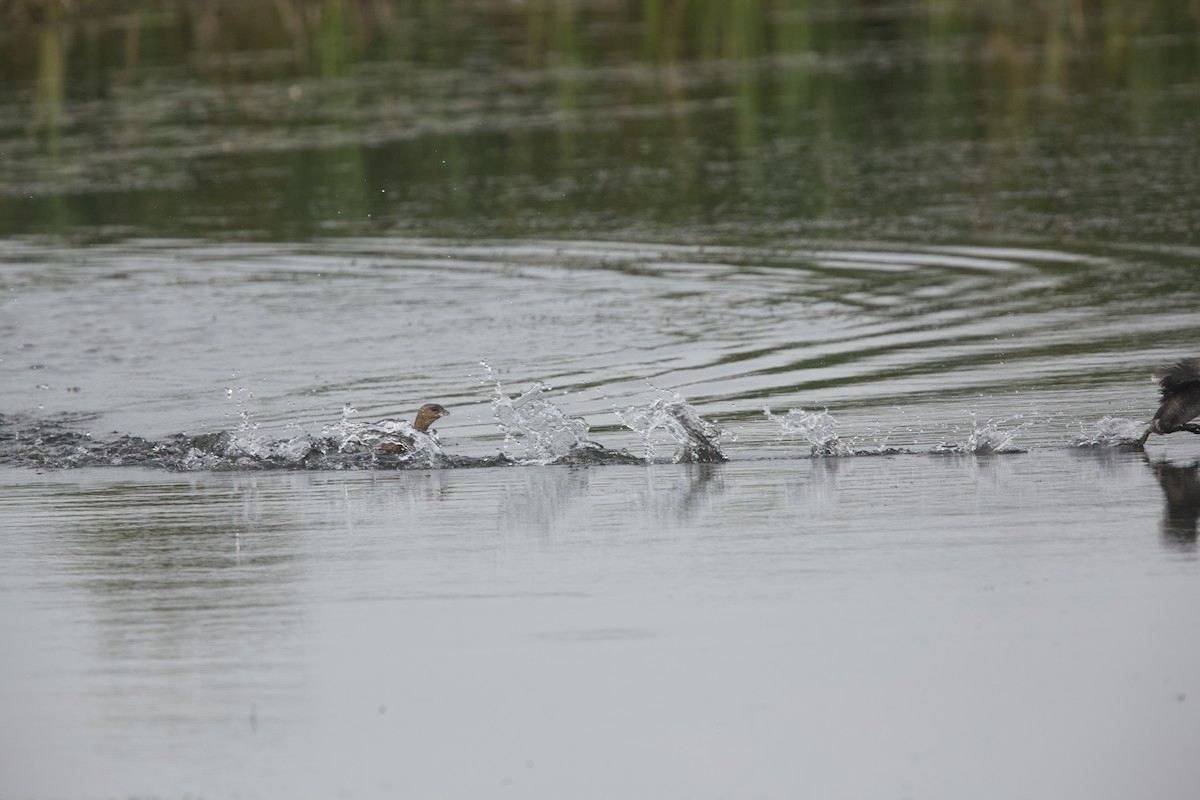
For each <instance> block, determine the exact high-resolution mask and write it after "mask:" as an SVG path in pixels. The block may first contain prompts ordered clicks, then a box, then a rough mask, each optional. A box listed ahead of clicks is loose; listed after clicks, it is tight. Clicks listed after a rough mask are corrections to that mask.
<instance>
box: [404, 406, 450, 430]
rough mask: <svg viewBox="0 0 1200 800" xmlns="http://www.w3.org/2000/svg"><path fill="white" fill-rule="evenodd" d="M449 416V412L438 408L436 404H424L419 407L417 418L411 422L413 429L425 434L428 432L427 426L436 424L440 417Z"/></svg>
mask: <svg viewBox="0 0 1200 800" xmlns="http://www.w3.org/2000/svg"><path fill="white" fill-rule="evenodd" d="M448 416H450V412H449V411H447V410H446V409H444V408H442V407H441V406H439V405H438V404H437V403H426V404H425V405H423V406H421V409H420V410H419V411H418V412H417V418H416V419H415V420H413V427H414V428H416V429H417V430H419V431H421V433H425V432H426V431H428V430H429V426H430V425H432V424H433V423H435V422H437V421H438V420H439V419H441V418H442V417H448Z"/></svg>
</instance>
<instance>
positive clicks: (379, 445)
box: [309, 403, 444, 468]
mask: <svg viewBox="0 0 1200 800" xmlns="http://www.w3.org/2000/svg"><path fill="white" fill-rule="evenodd" d="M357 413H358V410H357V409H356V408H354V406H352V405H351V404H350V403H347V404H346V405H345V406H343V407H342V418H341V420H339V421H338V422H337V424H335V425H326V426H325V427H324V428H322V429H321V436H320V439H319V440H317V441H315V442H313V450H314V451H315V452H317V453H319V454H320V455H322V456H324V455H328V454H330V453H337V454H338V455H339V456H359V457H360V458H359V459H357V460H358V461H363V462H365V463H364V464H363V466H366V467H374V466H395V465H397V464H398V463H399V464H403V465H405V466H428V467H435V466H438V465H440V464H441V463H442V461H443V459H444V453H443V452H442V446H441V444H440V443H439V442H438V438H437V433H436V432H435V431H432V430H429V431H419V430H417V429H416V428H415V427H413V425H412V423H410V422H407V421H405V420H401V419H381V420H379V421H377V422H358V421H356V420H354V419H353V417H354V416H355V415H356V414H357ZM309 455H310V456H311V455H313V453H312V452H310V453H309ZM336 468H341V467H336Z"/></svg>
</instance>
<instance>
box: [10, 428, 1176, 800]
mask: <svg viewBox="0 0 1200 800" xmlns="http://www.w3.org/2000/svg"><path fill="white" fill-rule="evenodd" d="M1198 467H1200V465H1197V464H1194V463H1189V465H1188V466H1186V467H1183V466H1174V465H1171V464H1168V463H1167V461H1166V460H1165V459H1161V460H1155V461H1153V462H1151V463H1150V464H1149V469H1148V468H1147V462H1146V460H1145V459H1144V457H1143V456H1142V455H1141V454H1139V453H1134V452H1127V451H1122V450H1118V449H1115V448H1091V449H1073V450H1060V451H1052V452H1045V453H1026V454H1014V455H995V454H994V455H989V456H962V455H955V456H943V457H933V456H898V455H881V456H877V457H871V458H865V457H864V458H841V459H838V458H818V459H809V458H804V459H791V460H785V459H776V460H757V461H730V462H724V463H717V464H657V465H653V466H650V467H637V468H633V467H625V466H609V467H604V468H575V467H540V466H529V467H524V468H503V469H479V470H428V471H409V472H393V473H383V472H370V473H365V472H364V473H353V474H336V473H330V472H323V473H273V474H261V475H247V474H209V475H201V476H194V477H188V478H179V477H176V476H170V475H164V474H163V473H161V472H138V471H133V470H129V469H117V470H112V469H110V470H73V471H65V472H60V473H53V474H47V475H36V474H34V473H33V472H32V471H30V470H15V471H14V470H10V471H6V472H2V473H0V478H2V480H3V482H4V487H5V491H4V492H2V493H0V514H3V517H4V519H5V523H6V535H5V536H4V537H0V586H4V587H5V590H4V594H3V601H4V602H3V603H0V634H2V635H3V636H4V637H5V640H6V641H10V642H11V641H18V642H20V643H21V647H19V648H17V649H16V650H13V651H9V652H8V654H7V655H6V657H5V658H4V659H0V702H2V703H3V705H4V708H5V714H4V715H3V716H2V717H0V742H2V743H3V744H4V752H5V753H6V754H7V760H6V768H5V770H4V771H3V772H0V793H4V794H6V795H13V796H71V797H75V796H93V795H95V796H101V795H102V796H133V795H134V794H137V796H143V795H147V794H154V793H161V792H162V791H166V790H167V789H168V788H169V787H172V786H186V787H188V790H189V791H190V792H192V793H193V794H196V795H198V794H204V795H206V796H227V795H231V794H234V793H239V794H241V795H243V796H247V795H251V794H258V795H263V796H296V795H297V794H305V793H311V794H314V795H320V796H329V795H336V794H339V793H351V794H356V795H359V796H366V797H384V796H393V792H394V791H396V787H402V789H403V791H402V793H403V794H405V795H413V796H425V795H428V794H437V795H440V796H450V797H475V796H478V794H479V791H478V790H479V789H480V787H481V786H483V785H486V786H487V787H493V788H494V787H497V786H499V785H500V784H501V783H502V782H503V781H504V780H507V779H513V780H517V778H514V777H513V776H514V775H516V776H518V777H519V778H520V780H519V782H518V785H520V786H524V787H525V788H526V790H527V791H528V793H529V794H530V795H531V796H534V797H546V798H549V797H555V796H564V795H575V794H577V792H576V789H578V788H579V786H580V784H579V778H578V775H579V771H580V770H581V769H583V770H585V771H587V772H588V773H589V774H591V773H593V772H594V773H595V774H605V775H608V776H609V777H608V779H607V781H608V783H610V784H611V786H612V787H613V789H614V794H616V795H622V796H625V795H627V794H629V793H633V794H636V791H634V787H635V786H645V785H648V784H650V783H655V784H657V785H662V786H666V787H674V788H677V789H678V790H679V791H680V792H681V793H684V794H689V795H694V796H711V791H710V790H711V789H712V787H714V786H717V787H727V788H728V789H729V791H730V793H733V794H736V792H734V791H733V790H734V789H735V788H736V786H735V784H737V785H741V782H740V779H739V778H737V777H736V776H740V775H743V774H750V772H753V773H754V774H756V775H759V776H761V778H762V780H763V781H764V783H763V786H764V787H766V788H770V789H771V791H770V792H769V793H770V794H773V795H778V796H789V795H790V794H791V793H790V792H789V791H787V790H788V789H789V788H796V787H797V786H798V784H797V783H796V779H795V772H794V768H793V766H794V760H792V759H790V758H785V757H784V755H783V753H782V751H781V752H775V751H774V750H773V748H774V747H776V746H777V745H778V743H779V742H780V741H786V742H788V748H787V751H788V752H789V753H794V752H795V751H794V744H795V743H796V742H801V743H803V745H804V750H805V751H806V752H812V753H818V754H820V756H821V757H820V759H819V760H818V761H814V762H813V763H812V764H811V765H810V768H809V769H808V770H806V772H805V776H806V777H805V784H804V785H810V784H811V783H812V782H813V781H816V782H818V783H821V784H822V785H827V786H830V787H850V788H853V789H855V791H854V792H853V794H855V795H856V796H857V795H859V794H871V795H873V794H875V793H876V792H875V790H876V789H878V790H880V791H881V792H882V791H883V790H884V789H886V788H887V787H889V786H893V787H894V786H901V785H902V784H904V783H905V782H906V781H913V780H917V781H920V782H921V783H922V785H924V786H927V787H932V788H933V789H939V788H941V787H947V788H946V791H945V792H942V791H933V792H932V793H933V794H938V795H941V794H945V795H946V796H949V795H951V794H955V795H957V794H958V792H957V791H953V792H951V791H950V789H949V787H951V786H953V787H954V788H955V789H956V790H957V788H960V787H965V786H967V785H968V784H970V783H971V782H973V781H975V780H977V778H978V775H980V774H984V773H987V774H994V775H997V776H1002V775H1010V774H1012V770H1013V769H1014V768H1017V769H1020V770H1021V771H1022V772H1023V773H1025V774H1032V773H1031V772H1030V771H1031V770H1033V771H1035V772H1036V774H1037V775H1038V776H1039V780H1040V781H1043V782H1046V783H1047V784H1052V785H1054V786H1056V787H1058V789H1060V790H1061V791H1056V792H1055V794H1056V795H1061V796H1077V795H1079V794H1080V792H1083V793H1084V794H1087V795H1088V796H1106V795H1105V793H1104V792H1103V791H1102V788H1103V787H1102V786H1101V785H1100V784H1101V783H1103V782H1104V780H1106V779H1107V778H1105V776H1103V775H1098V774H1097V772H1096V762H1095V752H1096V749H1095V748H1096V744H1095V739H1096V737H1099V738H1100V739H1101V740H1102V743H1103V746H1104V747H1105V748H1111V749H1113V750H1114V751H1120V752H1122V753H1124V754H1125V757H1124V759H1123V760H1122V765H1123V769H1124V770H1126V771H1129V772H1128V774H1129V775H1132V776H1134V777H1136V780H1134V777H1128V778H1127V780H1130V781H1133V782H1134V783H1136V784H1137V785H1140V786H1151V787H1154V788H1155V791H1154V796H1156V797H1170V798H1176V797H1178V798H1180V800H1182V798H1183V797H1185V796H1186V793H1181V791H1180V787H1187V788H1188V789H1189V790H1190V788H1191V786H1192V783H1191V781H1190V772H1188V771H1187V770H1184V769H1181V768H1180V767H1179V764H1184V763H1189V762H1187V760H1186V758H1179V757H1176V755H1175V754H1174V750H1173V748H1174V747H1176V746H1178V747H1184V748H1186V749H1188V750H1189V751H1190V748H1191V746H1192V744H1193V743H1194V742H1196V741H1200V739H1198V738H1197V737H1200V729H1197V728H1196V727H1195V720H1194V719H1193V716H1192V715H1189V714H1187V708H1190V706H1189V705H1186V704H1184V705H1183V706H1182V707H1181V705H1180V702H1181V701H1179V700H1178V698H1179V697H1183V696H1186V697H1191V696H1194V695H1195V694H1196V693H1198V692H1200V685H1197V684H1196V673H1195V671H1194V670H1187V669H1180V668H1179V664H1188V663H1192V661H1194V660H1195V659H1196V658H1198V657H1200V653H1198V652H1197V651H1196V648H1195V640H1194V638H1190V637H1186V636H1179V635H1178V631H1179V630H1184V629H1189V626H1190V625H1191V624H1192V623H1194V622H1195V609H1196V608H1197V607H1200V596H1198V595H1197V589H1196V587H1197V585H1198V584H1197V581H1196V577H1197V576H1196V569H1197V564H1198V562H1197V561H1196V560H1195V558H1194V554H1195V547H1194V542H1195V530H1196V529H1195V524H1196V518H1197V508H1198V507H1200V486H1198V483H1197V469H1198ZM1156 479H1157V481H1158V482H1159V483H1160V484H1161V485H1162V487H1163V489H1164V491H1165V492H1166V496H1167V501H1168V502H1167V510H1166V513H1165V516H1164V517H1163V522H1162V529H1163V531H1164V534H1163V535H1165V536H1166V538H1167V541H1168V542H1169V543H1171V545H1172V546H1171V547H1169V548H1165V549H1164V548H1162V547H1160V546H1158V542H1159V540H1160V535H1159V531H1158V528H1159V520H1158V510H1159V501H1158V500H1157V497H1158V489H1157V487H1156V485H1155V481H1156ZM1114 643H1119V644H1118V645H1115V644H1114ZM1101 653H1102V654H1103V658H1099V657H1098V656H1097V654H1101ZM1064 676H1071V679H1070V680H1065V679H1064ZM981 686H986V687H992V688H989V689H988V690H987V691H981V690H980V687H981ZM864 692H866V694H867V697H863V693H864ZM831 698H832V705H830V703H831ZM963 704H966V708H964V707H963ZM1097 706H1099V707H1100V709H1101V711H1102V712H1103V713H1102V714H1101V716H1102V717H1103V719H1101V718H1100V717H1098V716H1096V715H1097V713H1098V712H1097ZM881 709H885V710H886V713H884V712H883V711H881ZM897 709H899V710H898V711H897ZM1089 709H1091V711H1090V712H1089ZM581 718H583V719H588V720H590V723H589V725H587V726H579V725H577V724H575V725H572V724H571V720H576V722H577V721H578V719H581ZM1130 718H1136V719H1138V720H1139V724H1138V725H1137V726H1136V729H1135V730H1131V729H1130V727H1129V726H1128V725H1113V724H1112V723H1111V720H1113V719H1122V720H1127V719H1130ZM1033 721H1038V722H1039V723H1040V725H1041V726H1042V727H1047V726H1048V727H1050V728H1052V729H1053V731H1054V735H1053V738H1054V739H1056V740H1057V741H1058V745H1057V749H1056V750H1055V752H1056V753H1057V757H1056V759H1053V760H1051V761H1049V762H1048V761H1046V759H1045V752H1046V747H1049V746H1050V745H1051V742H1050V741H1049V740H1048V739H1046V737H1041V738H1038V740H1037V741H1035V742H1032V743H1029V744H1028V745H1027V746H1026V745H1020V744H1013V745H1012V746H1008V747H1005V748H1003V752H1002V753H1001V752H998V751H997V750H996V748H995V747H992V746H989V745H988V743H990V742H994V741H998V740H1002V741H1007V742H1013V743H1020V742H1023V741H1024V738H1023V737H1026V736H1029V735H1031V734H1030V731H1038V730H1041V728H1040V727H1038V726H1037V725H1031V723H1032V722H1033ZM968 722H970V724H967V723H968ZM881 727H882V729H883V730H882V731H880V730H879V729H880V728H881ZM862 730H872V731H879V733H880V736H881V739H880V741H878V742H875V743H874V744H873V748H874V752H876V754H877V755H878V756H879V758H880V761H879V763H880V764H882V765H883V766H882V767H880V768H879V769H877V770H873V771H870V772H869V773H864V772H863V770H861V764H860V763H859V762H858V761H857V760H856V759H855V758H852V757H847V756H846V753H845V751H844V750H843V749H842V748H841V747H840V746H838V745H836V742H830V741H829V739H830V737H833V739H834V740H836V741H856V740H857V737H858V736H859V735H861V731H862ZM964 730H967V731H971V732H973V733H972V734H971V736H969V737H968V738H967V739H966V740H964V739H963V731H964ZM464 731H479V735H478V736H467V735H466V734H464ZM906 736H907V737H908V738H905V737H906ZM629 737H633V738H634V739H635V741H633V742H628V738H629ZM910 740H920V741H921V742H922V748H923V749H924V750H926V751H928V752H929V753H930V755H929V757H928V761H929V762H930V763H926V760H922V761H921V762H919V763H916V764H914V762H913V761H912V760H911V757H910V756H911V754H910V753H909V752H908V748H907V747H900V748H897V746H896V745H895V742H897V741H910ZM664 742H666V743H669V747H668V746H665V745H664V744H663V743H664ZM1063 742H1067V744H1066V745H1063ZM1147 742H1149V743H1151V744H1153V745H1154V746H1152V747H1146V746H1145V745H1146V743H1147ZM889 743H891V744H889ZM1139 744H1140V745H1141V746H1140V747H1139V746H1137V745H1139ZM679 747H683V748H684V749H685V750H686V751H687V752H688V754H689V756H688V759H687V760H686V763H685V762H684V761H681V760H679V758H678V757H677V756H676V755H673V753H674V750H675V749H676V748H679ZM647 748H648V750H647ZM714 748H715V749H716V750H719V751H720V752H721V753H722V754H723V756H722V758H723V759H724V762H725V766H723V768H722V770H721V771H719V772H714V773H712V774H708V773H706V774H705V775H704V776H703V777H702V778H697V777H695V773H694V768H695V761H694V754H695V753H697V752H708V751H709V750H712V749H714ZM764 752H765V753H766V755H765V756H763V757H761V758H760V757H759V756H758V755H753V754H763V753H764ZM852 752H857V751H856V750H854V751H852ZM397 753H403V754H404V757H403V758H401V759H400V760H399V761H398V760H397V756H396V754H397ZM614 753H615V754H616V755H617V756H619V757H620V758H621V760H622V763H624V764H626V765H627V768H626V769H623V770H621V771H619V773H611V772H609V771H608V765H610V764H611V758H612V757H614ZM638 753H642V755H640V756H639V755H638ZM463 758H472V759H474V760H475V762H476V763H475V766H474V767H473V769H472V770H468V771H467V773H464V772H462V771H455V770H453V769H448V767H449V766H450V763H451V762H454V761H458V760H461V759H463ZM63 759H67V760H69V761H70V762H71V764H72V769H70V770H63V769H61V766H60V765H61V763H62V761H63ZM731 760H732V762H731ZM530 761H532V762H534V763H535V764H536V765H537V768H536V770H535V771H532V772H531V771H530V770H528V768H525V767H523V769H525V771H524V772H515V769H516V767H517V766H522V765H525V764H526V763H527V762H530ZM297 763H311V764H315V765H317V766H316V767H314V768H313V769H312V770H298V769H297V768H296V767H295V765H296V764H297ZM729 763H733V764H734V765H735V766H736V767H737V768H736V769H735V770H734V772H735V773H736V776H734V777H731V775H730V774H729V773H728V772H726V771H725V770H726V769H728V768H729V767H728V765H729ZM687 764H691V765H692V768H690V769H689V768H688V767H687ZM321 765H328V767H322V766H321ZM567 765H570V766H569V767H568V766H567ZM114 767H115V769H114ZM881 770H882V771H881ZM960 771H961V773H962V774H961V776H959V772H960ZM447 776H451V777H447ZM455 776H457V777H455ZM864 776H865V777H864ZM955 776H959V777H955ZM998 779H999V778H998ZM1001 784H1002V786H1003V787H1004V791H1000V792H985V793H984V795H985V796H987V797H997V798H999V797H1007V796H1010V795H1011V792H1010V791H1008V790H1009V789H1013V790H1015V789H1016V785H1015V783H1013V782H1012V781H1008V782H1005V781H1001ZM705 787H707V788H705ZM858 789H862V790H863V791H862V792H859V791H858ZM1084 790H1086V791H1084ZM1097 792H1098V794H1097ZM484 793H485V794H486V793H487V792H484ZM884 793H886V792H884Z"/></svg>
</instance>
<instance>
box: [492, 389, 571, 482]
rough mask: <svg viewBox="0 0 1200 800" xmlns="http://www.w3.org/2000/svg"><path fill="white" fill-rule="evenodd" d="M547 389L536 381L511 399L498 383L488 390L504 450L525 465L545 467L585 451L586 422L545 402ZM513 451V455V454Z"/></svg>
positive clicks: (546, 400) (547, 401)
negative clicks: (579, 450) (574, 452)
mask: <svg viewBox="0 0 1200 800" xmlns="http://www.w3.org/2000/svg"><path fill="white" fill-rule="evenodd" d="M550 389H551V387H550V386H549V385H548V384H546V383H543V382H541V381H538V382H536V383H534V384H533V386H531V387H529V389H528V390H526V391H525V392H524V393H522V394H520V395H518V396H517V397H515V398H510V397H509V396H508V395H506V394H504V391H503V389H502V388H501V386H500V382H499V381H496V382H495V387H494V389H493V390H492V412H493V413H494V414H495V415H496V424H498V425H499V426H500V430H501V431H503V432H504V450H505V452H507V453H509V455H512V456H513V457H515V458H517V459H518V460H519V461H522V462H525V463H536V464H549V463H551V462H552V461H554V460H555V459H558V458H562V457H565V456H569V455H570V454H571V453H572V452H573V451H574V450H576V449H578V448H581V447H588V446H590V445H591V444H592V443H591V442H589V441H588V438H587V435H588V429H589V426H588V424H587V420H585V419H583V418H582V417H570V416H567V415H566V414H564V413H563V411H562V409H560V408H559V407H558V406H556V405H554V404H553V403H552V402H550V401H549V400H548V399H547V398H546V393H547V392H549V391H550ZM513 451H515V452H513Z"/></svg>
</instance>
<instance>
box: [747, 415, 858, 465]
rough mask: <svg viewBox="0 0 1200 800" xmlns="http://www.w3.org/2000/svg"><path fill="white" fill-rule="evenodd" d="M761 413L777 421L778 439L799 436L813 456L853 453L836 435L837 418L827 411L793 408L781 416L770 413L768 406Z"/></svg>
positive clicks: (842, 455) (840, 455)
mask: <svg viewBox="0 0 1200 800" xmlns="http://www.w3.org/2000/svg"><path fill="white" fill-rule="evenodd" d="M763 414H764V415H766V417H767V419H771V420H774V421H775V422H777V423H779V435H778V436H777V437H776V438H778V439H781V440H782V439H783V438H785V437H787V438H796V437H800V438H802V439H804V440H805V441H807V442H808V444H809V447H810V453H811V454H812V456H813V457H814V458H818V457H826V456H834V457H839V458H840V457H845V456H852V455H854V451H853V450H851V449H850V446H849V445H847V444H846V443H845V442H843V441H842V440H841V438H839V437H838V433H837V420H836V419H835V418H834V417H833V416H832V415H831V414H830V413H829V412H828V411H805V410H803V409H800V408H793V409H790V410H789V411H788V413H787V414H785V415H783V416H782V417H777V416H775V415H774V414H772V413H771V409H770V408H764V409H763Z"/></svg>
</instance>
